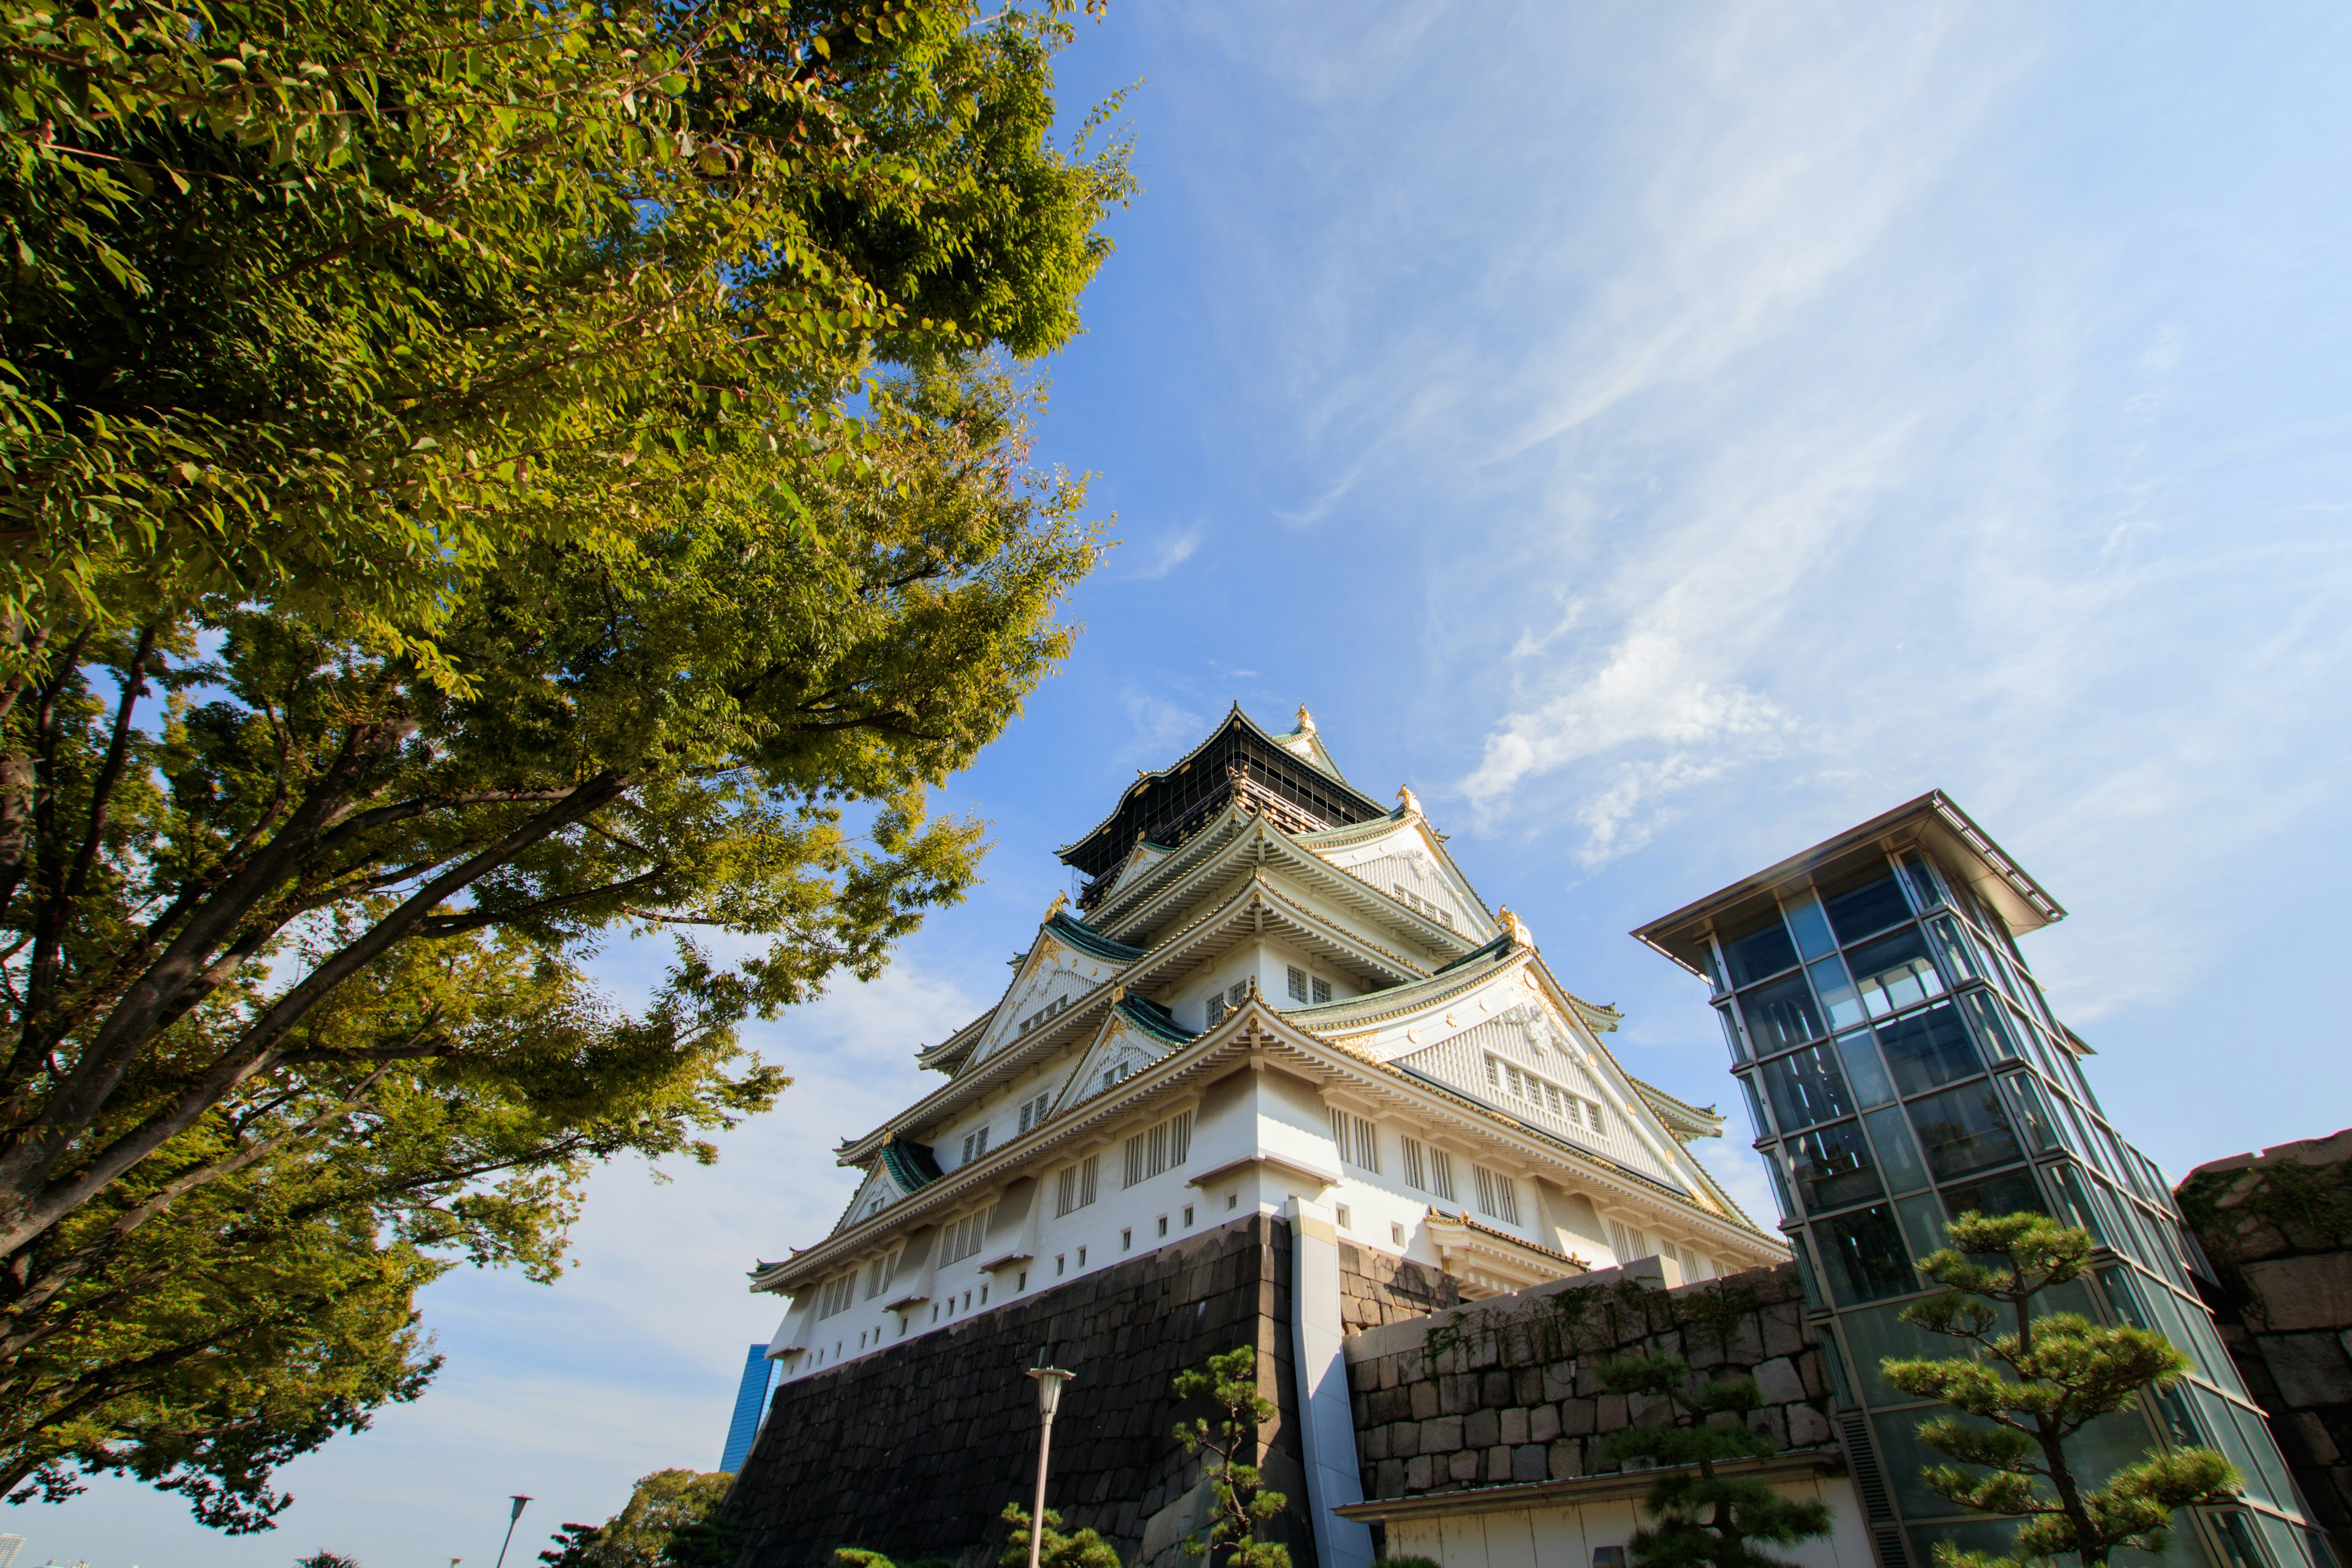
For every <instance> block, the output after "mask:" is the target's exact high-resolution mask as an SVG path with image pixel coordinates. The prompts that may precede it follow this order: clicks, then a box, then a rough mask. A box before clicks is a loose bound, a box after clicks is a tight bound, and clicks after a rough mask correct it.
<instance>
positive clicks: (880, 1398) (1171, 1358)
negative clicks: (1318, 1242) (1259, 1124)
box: [727, 1215, 1315, 1568]
mask: <svg viewBox="0 0 2352 1568" xmlns="http://www.w3.org/2000/svg"><path fill="white" fill-rule="evenodd" d="M1290 1278H1291V1259H1290V1230H1289V1226H1287V1225H1286V1223H1285V1222H1283V1221H1281V1220H1279V1219H1274V1218H1270V1217H1267V1216H1264V1215H1256V1216H1252V1217H1250V1218H1248V1219H1244V1220H1238V1221H1235V1222H1234V1223H1232V1224H1230V1225H1226V1226H1221V1227H1219V1228H1218V1229H1216V1230H1213V1231H1209V1232H1206V1233H1204V1234H1203V1235H1202V1236H1200V1237H1195V1238H1192V1239H1191V1240H1188V1241H1184V1242H1181V1243H1178V1244H1175V1245H1173V1246H1171V1247H1163V1248H1161V1249H1160V1250H1158V1251H1156V1252H1152V1253H1150V1254H1148V1255H1146V1256H1144V1257H1142V1258H1137V1259H1135V1260H1134V1261H1132V1262H1130V1263H1126V1264H1122V1265H1120V1266H1118V1268H1108V1269H1105V1270H1103V1271H1102V1272H1101V1273H1098V1274H1094V1275H1090V1276H1088V1277H1087V1278H1085V1279H1076V1280H1073V1281H1071V1282H1070V1283H1068V1284H1066V1285H1064V1286H1061V1287H1059V1288H1057V1289H1050V1290H1045V1291H1042V1292H1040V1293H1038V1294H1037V1295H1035V1296H1033V1297H1031V1298H1029V1299H1027V1300H1021V1301H1016V1302H1011V1303H1008V1304H1006V1305H1004V1306H1003V1307H1000V1308H997V1309H995V1310H992V1311H989V1312H987V1313H984V1314H981V1315H977V1316H975V1317H973V1318H971V1319H970V1320H968V1321H965V1322H962V1323H959V1324H957V1325H956V1326H954V1327H953V1328H949V1329H941V1330H939V1331H933V1332H929V1333H926V1334H923V1335H921V1336H920V1337H919V1338H914V1339H909V1340H908V1341H907V1342H905V1343H904V1344H903V1345H900V1346H898V1347H896V1348H894V1349H892V1350H890V1351H887V1352H882V1353H880V1354H877V1355H873V1356H869V1357H866V1358H865V1359H863V1360H859V1361H853V1362H846V1363H843V1364H842V1365H841V1366H840V1367H839V1368H838V1369H835V1370H828V1371H825V1372H821V1373H816V1374H815V1375H814V1376H810V1377H804V1378H801V1379H798V1380H796V1381H794V1382H793V1383H789V1384H785V1385H784V1386H783V1387H782V1388H780V1389H778V1390H777V1392H776V1395H775V1399H774V1403H773V1405H772V1406H771V1408H770V1412H769V1415H768V1419H767V1423H766V1425H765V1426H763V1427H762V1428H761V1432H760V1436H759V1440H758V1442H757V1443H756V1444H755V1445H754V1446H753V1447H752V1450H751V1457H750V1458H748V1459H747V1460H746V1461H745V1463H744V1467H743V1472H742V1475H741V1477H740V1479H739V1480H738V1481H737V1482H736V1485H735V1489H734V1490H733V1492H731V1493H730V1496H729V1499H728V1504H727V1509H728V1512H729V1514H730V1516H731V1517H732V1518H734V1519H735V1520H736V1521H739V1522H740V1524H741V1525H743V1526H744V1527H745V1528H746V1529H747V1531H749V1542H748V1544H747V1547H746V1550H745V1552H744V1555H743V1557H742V1558H741V1559H740V1563H741V1564H742V1565H743V1568H803V1565H812V1568H830V1564H831V1563H832V1561H833V1551H834V1548H835V1547H836V1546H858V1547H865V1548H867V1549H869V1550H872V1551H877V1552H886V1553H887V1554H888V1555H890V1556H891V1557H893V1558H894V1559H896V1560H898V1562H901V1563H905V1562H908V1561H911V1560H913V1559H916V1558H921V1557H949V1558H954V1559H957V1560H958V1561H959V1563H960V1565H961V1568H984V1565H989V1564H993V1563H994V1562H995V1560H996V1553H997V1552H998V1551H999V1550H1000V1549H1001V1548H1002V1546H1003V1541H1004V1538H1005V1535H1006V1534H1007V1530H1006V1527H1005V1526H1004V1524H1003V1523H1002V1522H1001V1521H999V1520H998V1518H997V1515H998V1514H999V1513H1000V1512H1001V1511H1002V1510H1003V1507H1004V1505H1005V1504H1006V1503H1007V1502H1013V1501H1018V1502H1019V1503H1020V1504H1021V1505H1022V1506H1023V1507H1024V1508H1026V1507H1027V1506H1028V1503H1029V1498H1030V1492H1031V1489H1032V1487H1033V1486H1034V1483H1035V1476H1036V1463H1037V1401H1036V1396H1035V1394H1034V1392H1033V1389H1034V1384H1032V1383H1031V1381H1030V1379H1029V1378H1027V1377H1026V1376H1024V1375H1023V1373H1024V1369H1026V1368H1028V1367H1030V1366H1034V1364H1036V1359H1037V1352H1038V1349H1039V1347H1040V1346H1044V1347H1046V1348H1047V1349H1048V1351H1049V1352H1050V1354H1051V1356H1052V1359H1053V1362H1054V1363H1055V1365H1059V1366H1066V1367H1068V1368H1069V1369H1070V1370H1071V1371H1073V1372H1075V1373H1077V1376H1076V1379H1075V1380H1074V1381H1073V1382H1072V1383H1070V1384H1068V1385H1067V1386H1066V1389H1065V1390H1064V1392H1063V1395H1062V1405H1061V1410H1060V1413H1059V1414H1058V1415H1056V1416H1055V1422H1054V1457H1053V1467H1052V1472H1051V1479H1050V1480H1049V1483H1048V1486H1047V1489H1046V1506H1047V1507H1048V1508H1051V1509H1054V1510H1057V1511H1058V1512H1060V1513H1061V1514H1062V1516H1063V1518H1064V1520H1065V1521H1066V1524H1067V1526H1068V1527H1069V1528H1072V1529H1076V1528H1079V1527H1081V1526H1091V1527H1093V1528H1094V1529H1096V1530H1098V1531H1101V1532H1102V1533H1103V1534H1104V1535H1106V1536H1108V1537H1110V1538H1111V1539H1112V1540H1113V1541H1114V1542H1117V1543H1118V1548H1119V1552H1120V1555H1121V1556H1122V1557H1123V1558H1124V1559H1125V1560H1126V1561H1127V1562H1128V1563H1131V1564H1142V1563H1180V1562H1183V1561H1185V1559H1184V1558H1183V1557H1182V1555H1181V1549H1180V1546H1179V1542H1180V1541H1181V1537H1182V1535H1183V1533H1184V1531H1185V1530H1186V1529H1187V1528H1189V1527H1191V1526H1192V1524H1193V1523H1194V1521H1196V1520H1197V1518H1198V1516H1199V1514H1200V1511H1201V1503H1202V1488H1201V1486H1200V1484H1199V1483H1200V1472H1199V1468H1198V1467H1197V1466H1196V1465H1193V1464H1192V1463H1191V1462H1190V1461H1188V1460H1187V1459H1186V1458H1185V1456H1184V1454H1183V1451H1182V1450H1181V1448H1180V1447H1178V1445H1177V1444H1176V1443H1175V1441H1174V1440H1173V1439H1172V1437H1171V1436H1170V1433H1171V1429H1172V1428H1173V1427H1174V1426H1175V1425H1176V1423H1177V1422H1178V1421H1179V1420H1180V1419H1183V1418H1186V1417H1189V1416H1191V1415H1195V1414H1207V1410H1206V1408H1205V1405H1204V1402H1194V1405H1202V1408H1198V1409H1196V1408H1194V1406H1193V1405H1181V1406H1180V1405H1179V1403H1178V1402H1177V1401H1176V1400H1175V1399H1174V1398H1173V1396H1172V1395H1171V1394H1170V1392H1169V1385H1170V1382H1171V1379H1173V1378H1174V1377H1175V1375H1176V1373H1179V1372H1180V1371H1182V1370H1183V1369H1184V1368H1186V1367H1189V1366H1197V1365H1199V1364H1200V1363H1202V1362H1203V1361H1205V1360H1207V1359H1208V1357H1210V1356H1211V1355H1213V1354H1216V1353H1218V1352H1223V1351H1229V1350H1232V1349H1234V1347H1235V1346H1237V1345H1243V1344H1251V1345H1255V1346H1256V1347H1257V1350H1258V1354H1259V1361H1258V1368H1259V1379H1260V1390H1261V1392H1262V1393H1264V1394H1265V1396H1266V1397H1267V1398H1270V1399H1272V1400H1274V1401H1275V1403H1276V1406H1277V1414H1276V1417H1275V1419H1274V1420H1273V1421H1272V1422H1270V1423H1268V1425H1267V1426H1265V1429H1264V1431H1263V1432H1262V1434H1261V1437H1262V1440H1263V1442H1264V1444H1265V1453H1264V1455H1263V1457H1262V1459H1261V1463H1262V1465H1263V1467H1264V1468H1265V1472H1266V1479H1267V1482H1268V1484H1269V1485H1270V1486H1272V1487H1274V1488H1275V1489H1278V1490H1282V1491H1285V1492H1287V1493H1288V1494H1289V1496H1290V1499H1291V1502H1290V1506H1289V1507H1288V1508H1287V1509H1286V1510H1285V1512H1284V1514H1283V1515H1282V1516H1281V1517H1280V1518H1278V1519H1277V1520H1276V1521H1275V1525H1276V1527H1275V1528H1274V1529H1273V1530H1271V1531H1268V1534H1269V1535H1270V1536H1271V1537H1272V1538H1273V1539H1276V1540H1280V1541H1282V1542H1285V1543H1286V1545H1288V1547H1289V1548H1290V1554H1291V1560H1292V1562H1293V1563H1296V1564H1297V1565H1298V1568H1313V1565H1314V1563H1315V1546H1314V1537H1313V1532H1312V1531H1311V1530H1310V1528H1309V1527H1308V1523H1307V1510H1306V1493H1307V1488H1306V1481H1305V1474H1304V1469H1303V1466H1302V1464H1301V1461H1300V1458H1299V1456H1300V1445H1299V1437H1298V1419H1297V1397H1296V1394H1295V1388H1296V1383H1295V1380H1294V1378H1293V1376H1292V1372H1291V1357H1290Z"/></svg>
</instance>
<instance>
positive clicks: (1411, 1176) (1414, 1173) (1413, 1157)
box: [1398, 1138, 1429, 1193]
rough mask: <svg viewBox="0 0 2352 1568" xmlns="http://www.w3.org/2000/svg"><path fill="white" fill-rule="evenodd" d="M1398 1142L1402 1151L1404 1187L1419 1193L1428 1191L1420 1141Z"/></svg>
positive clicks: (1425, 1167)
mask: <svg viewBox="0 0 2352 1568" xmlns="http://www.w3.org/2000/svg"><path fill="white" fill-rule="evenodd" d="M1398 1142H1399V1145H1400V1146H1401V1147H1402V1149H1403V1150H1404V1182H1405V1185H1407V1186H1409V1187H1412V1188H1413V1189H1415V1190H1416V1191H1419V1192H1424V1193H1425V1192H1427V1191H1429V1170H1428V1167H1427V1166H1426V1165H1425V1164H1424V1163H1423V1153H1422V1147H1421V1140H1420V1139H1418V1138H1404V1139H1400V1140H1399V1141H1398Z"/></svg>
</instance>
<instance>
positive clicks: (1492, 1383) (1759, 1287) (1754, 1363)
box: [1347, 1259, 1836, 1499]
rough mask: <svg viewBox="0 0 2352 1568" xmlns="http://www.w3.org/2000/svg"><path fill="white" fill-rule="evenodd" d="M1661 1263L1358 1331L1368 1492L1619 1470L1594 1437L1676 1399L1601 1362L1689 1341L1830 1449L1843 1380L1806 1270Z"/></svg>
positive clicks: (1780, 1419)
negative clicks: (1812, 1329) (1607, 1386)
mask: <svg viewBox="0 0 2352 1568" xmlns="http://www.w3.org/2000/svg"><path fill="white" fill-rule="evenodd" d="M1660 1283H1661V1281H1660V1277H1659V1275H1658V1272H1657V1264H1656V1262H1655V1260H1654V1259H1643V1260H1641V1261H1638V1262H1636V1263H1634V1264H1633V1265H1632V1266H1630V1267H1629V1268H1622V1269H1609V1270H1605V1271H1603V1272H1600V1273H1595V1274H1586V1275H1579V1276H1574V1277H1572V1278H1570V1279H1563V1280H1559V1281H1558V1282H1556V1283H1553V1284H1549V1285H1541V1286H1538V1287H1536V1288H1534V1289H1528V1290H1522V1291H1518V1292H1517V1293H1515V1294H1513V1295H1508V1296H1498V1297H1495V1298H1493V1299H1491V1300H1485V1301H1479V1302H1475V1303H1474V1304H1472V1305H1469V1306H1465V1307H1459V1308H1455V1309H1454V1310H1448V1311H1444V1312H1442V1313H1439V1314H1437V1315H1435V1316H1433V1317H1431V1318H1428V1319H1424V1320H1420V1321H1398V1322H1393V1323H1390V1324H1388V1325H1386V1326H1384V1327H1381V1328H1373V1329H1367V1330H1366V1331H1363V1332H1361V1333H1360V1334H1357V1335H1355V1336H1353V1337H1351V1338H1350V1339H1349V1341H1348V1342H1347V1357H1348V1380H1349V1389H1350V1391H1351V1393H1352V1394H1353V1397H1354V1401H1355V1413H1356V1448H1357V1459H1358V1462H1359V1464H1360V1467H1361V1468H1362V1474H1363V1487H1364V1496H1365V1497H1366V1498H1367V1499H1389V1498H1399V1497H1406V1496H1412V1495H1415V1494H1419V1493H1424V1492H1437V1491H1448V1490H1456V1489H1465V1488H1469V1487H1477V1486H1492V1485H1496V1484H1497V1483H1500V1482H1506V1481H1541V1480H1564V1479H1569V1478H1570V1477H1575V1476H1584V1475H1591V1474H1596V1473H1600V1472H1602V1471H1608V1470H1613V1469H1615V1468H1618V1467H1616V1466H1615V1465H1613V1464H1607V1463H1604V1462H1602V1461H1601V1460H1600V1459H1598V1458H1595V1456H1594V1454H1593V1447H1594V1443H1595V1440H1596V1439H1597V1438H1600V1437H1603V1436H1608V1435H1609V1434H1610V1433H1612V1432H1615V1431H1618V1430H1620V1429H1622V1428H1623V1427H1625V1426H1632V1425H1634V1424H1636V1423H1640V1422H1643V1421H1644V1420H1656V1419H1658V1418H1659V1415H1660V1413H1661V1412H1660V1407H1663V1406H1664V1405H1665V1402H1664V1401H1663V1400H1648V1399H1642V1398H1636V1399H1633V1400H1632V1401H1630V1402H1629V1401H1628V1400H1627V1399H1625V1398H1624V1397H1622V1396H1620V1395H1617V1394H1606V1393H1603V1392H1602V1391H1601V1381H1600V1377H1599V1375H1598V1370H1597V1369H1598V1368H1599V1367H1600V1365H1601V1363H1602V1362H1604V1361H1606V1360H1608V1359H1609V1358H1610V1357H1611V1356H1612V1355H1617V1354H1621V1353H1623V1352H1630V1351H1634V1350H1644V1349H1646V1350H1649V1351H1652V1352H1661V1353H1667V1352H1672V1353H1680V1354H1683V1355H1685V1356H1688V1357H1689V1358H1690V1362H1691V1364H1692V1366H1693V1367H1694V1368H1695V1369H1697V1370H1699V1371H1701V1372H1706V1373H1713V1374H1715V1375H1717V1376H1722V1375H1729V1374H1732V1373H1744V1374H1746V1375H1748V1376H1750V1377H1753V1378H1755V1379H1756V1382H1757V1384H1758V1386H1759V1389H1760V1391H1761V1392H1762V1394H1763V1396H1764V1400H1765V1405H1764V1407H1763V1408H1762V1409H1759V1410H1758V1411H1756V1412H1755V1413H1754V1415H1752V1416H1751V1417H1750V1424H1751V1425H1753V1426H1756V1427H1757V1428H1758V1429H1759V1430H1761V1431H1764V1432H1766V1433H1768V1434H1769V1436H1771V1438H1772V1440H1773V1441H1774V1442H1775V1443H1777V1444H1779V1445H1780V1447H1782V1448H1786V1449H1805V1448H1829V1449H1832V1450H1834V1448H1835V1446H1836V1445H1835V1440H1834V1438H1833V1436H1832V1429H1831V1425H1830V1416H1829V1411H1830V1384H1829V1382H1828V1374H1827V1373H1826V1371H1825V1369H1824V1368H1823V1366H1822V1352H1821V1348H1820V1346H1819V1345H1818V1344H1817V1343H1816V1342H1814V1341H1813V1339H1812V1337H1811V1334H1810V1333H1809V1332H1808V1331H1807V1330H1806V1327H1805V1318H1804V1302H1803V1298H1802V1296H1801V1292H1800V1289H1799V1287H1798V1284H1797V1279H1796V1271H1795V1269H1794V1268H1792V1267H1790V1266H1788V1265H1783V1266H1781V1267H1780V1268H1769V1269H1764V1268H1759V1269H1753V1270H1750V1271H1749V1272H1748V1273H1745V1274H1739V1275H1734V1276H1732V1277H1730V1278H1729V1279H1723V1280H1717V1281H1711V1282H1709V1283H1707V1284H1703V1285H1691V1286H1685V1287H1683V1288H1682V1289H1676V1290H1674V1291H1671V1292H1667V1293H1666V1294H1667V1299H1668V1300H1669V1301H1670V1302H1671V1306H1662V1305H1660V1304H1659V1302H1658V1301H1657V1300H1655V1299H1654V1298H1647V1299H1645V1297H1644V1295H1643V1293H1642V1292H1639V1291H1633V1290H1628V1289H1625V1287H1626V1286H1628V1285H1629V1284H1633V1285H1642V1284H1647V1285H1649V1286H1651V1287H1656V1286H1658V1285H1659V1284H1660Z"/></svg>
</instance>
